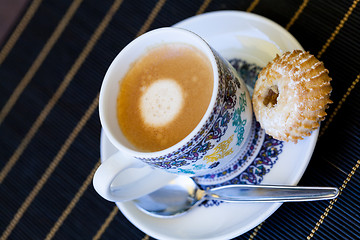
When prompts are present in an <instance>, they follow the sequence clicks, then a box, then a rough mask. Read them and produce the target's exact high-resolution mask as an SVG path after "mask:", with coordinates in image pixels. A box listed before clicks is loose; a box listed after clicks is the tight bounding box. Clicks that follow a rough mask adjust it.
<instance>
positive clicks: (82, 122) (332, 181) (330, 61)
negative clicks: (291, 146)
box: [0, 0, 360, 240]
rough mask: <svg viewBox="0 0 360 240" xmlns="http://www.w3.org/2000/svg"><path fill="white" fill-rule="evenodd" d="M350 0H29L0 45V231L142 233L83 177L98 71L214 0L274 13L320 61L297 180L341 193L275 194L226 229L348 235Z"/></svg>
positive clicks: (357, 51) (353, 82) (359, 13)
mask: <svg viewBox="0 0 360 240" xmlns="http://www.w3.org/2000/svg"><path fill="white" fill-rule="evenodd" d="M358 2H359V1H358V0H347V1H324V0H304V1H301V0H294V1H285V0H281V1H280V0H279V1H270V0H213V1H211V0H205V1H190V0H184V1H170V0H167V1H166V0H147V1H145V0H131V1H130V0H106V1H95V0H74V1H69V0H62V1H55V0H46V1H45V0H32V1H30V2H29V4H28V6H27V7H26V9H25V10H24V12H23V13H22V15H21V17H20V18H19V20H18V22H17V23H16V24H15V26H14V28H13V29H12V31H11V32H10V33H9V35H8V37H7V38H6V40H5V41H4V43H3V45H2V46H1V47H0V136H1V138H0V151H1V152H0V153H1V156H0V157H1V160H0V234H1V235H0V236H1V237H0V239H1V240H2V239H149V238H150V237H149V236H147V235H145V234H144V233H142V232H141V231H140V230H138V229H137V228H136V227H135V226H133V225H132V224H131V223H130V222H129V221H128V220H127V219H126V218H125V217H124V216H123V215H122V214H121V212H120V211H119V210H118V209H117V207H116V206H115V205H114V204H113V203H110V202H108V201H105V200H103V199H102V198H101V197H100V196H98V195H97V193H96V192H95V191H94V189H93V187H92V176H93V174H94V171H95V169H96V168H97V167H98V165H99V163H100V150H99V145H100V131H101V125H100V121H99V117H98V111H97V107H98V96H99V95H98V94H99V89H100V86H101V82H102V78H103V76H104V74H105V72H106V69H107V68H108V66H109V65H110V63H111V61H112V60H113V58H114V57H115V56H116V55H117V53H118V52H119V51H120V50H121V49H122V48H123V47H124V46H126V45H127V44H128V43H129V42H130V41H131V40H133V39H134V38H135V37H137V36H139V35H141V34H143V33H144V32H147V31H149V30H151V29H155V28H159V27H164V26H171V25H173V24H175V23H177V22H178V21H181V20H183V19H185V18H188V17H191V16H194V15H197V14H201V13H204V12H210V11H216V10H239V11H249V12H253V13H256V14H259V15H262V16H264V17H267V18H269V19H271V20H273V21H275V22H277V23H279V24H280V25H282V26H283V27H284V28H286V29H287V30H289V31H290V33H291V34H293V35H294V36H295V37H296V38H297V39H298V41H299V42H300V43H301V45H302V46H303V47H304V48H305V49H306V50H308V51H310V52H311V53H312V54H314V55H315V56H317V57H318V58H319V59H320V60H322V61H323V62H324V64H325V66H326V68H328V69H329V71H330V75H331V77H332V78H333V81H332V85H333V88H334V90H333V93H332V100H333V101H334V103H333V104H332V105H331V107H330V108H329V110H328V117H327V119H326V120H325V121H324V122H323V124H322V127H321V130H320V136H319V141H318V143H317V146H316V149H315V151H314V154H313V157H312V160H311V161H310V164H309V167H308V168H307V170H306V172H305V174H304V177H303V178H302V180H301V182H300V184H301V185H322V186H337V187H339V188H340V191H341V195H340V196H339V198H338V199H335V200H332V201H321V202H310V203H296V204H283V205H282V206H281V208H280V209H279V210H277V211H276V212H275V213H274V214H273V215H272V216H271V217H270V218H268V219H267V220H266V221H264V222H263V223H261V224H260V225H259V226H257V227H256V228H254V229H253V230H251V231H249V232H247V233H245V234H243V235H242V236H239V237H238V239H312V238H313V239H357V238H360V236H359V235H358V233H359V231H360V227H359V226H360V210H359V206H360V200H359V191H360V183H359V171H358V167H359V165H360V139H359V138H360V124H359V122H360V101H359V96H360V88H359V84H358V83H359V80H360V41H359V39H360V6H359V3H358ZM0 7H1V6H0Z"/></svg>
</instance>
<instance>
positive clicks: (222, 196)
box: [206, 185, 339, 202]
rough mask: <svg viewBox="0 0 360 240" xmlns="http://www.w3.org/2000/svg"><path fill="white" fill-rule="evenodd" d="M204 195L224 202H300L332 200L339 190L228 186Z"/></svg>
mask: <svg viewBox="0 0 360 240" xmlns="http://www.w3.org/2000/svg"><path fill="white" fill-rule="evenodd" d="M206 193H207V194H206V198H207V199H217V200H222V201H226V202H243V201H251V202H301V201H316V200H326V199H333V198H336V197H337V196H338V195H339V190H338V189H337V188H334V187H298V186H276V185H273V186H270V185H229V186H223V187H216V188H213V189H210V190H208V191H207V192H206Z"/></svg>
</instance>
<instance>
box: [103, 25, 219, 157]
mask: <svg viewBox="0 0 360 240" xmlns="http://www.w3.org/2000/svg"><path fill="white" fill-rule="evenodd" d="M176 33H177V34H179V35H183V36H186V37H188V38H189V39H192V40H193V41H191V42H190V41H184V40H182V39H179V41H166V40H163V41H160V42H161V43H186V44H189V45H191V46H194V47H196V48H197V49H198V50H200V51H201V52H202V53H204V54H205V55H206V56H207V57H208V59H209V61H210V63H211V66H212V70H213V76H214V80H213V92H212V96H211V100H210V103H209V105H208V108H207V109H206V112H205V114H204V115H203V117H202V118H201V120H200V122H199V123H198V124H197V125H196V127H195V128H194V129H193V130H192V131H191V132H190V133H189V134H188V135H187V136H186V137H185V138H183V139H182V140H181V141H179V142H178V143H176V144H175V145H173V146H171V147H169V148H166V149H164V150H160V151H154V152H145V151H138V150H135V149H132V148H129V147H127V146H125V145H124V144H123V143H121V141H120V140H119V137H117V136H116V134H114V132H113V131H111V129H109V124H107V123H108V121H109V119H108V118H109V116H108V115H107V114H106V113H105V109H106V106H104V104H105V101H106V99H107V96H105V95H104V94H105V92H106V91H107V90H108V88H110V87H111V86H110V85H112V87H113V86H114V84H115V85H119V81H121V79H122V78H119V79H118V80H117V82H116V83H114V80H112V78H111V75H112V71H113V69H114V68H116V67H118V64H117V63H118V62H119V59H121V58H123V57H124V56H125V54H127V53H128V51H129V50H130V49H131V48H134V47H136V45H138V44H141V43H144V42H146V40H147V39H149V38H152V37H154V36H155V37H156V36H162V35H163V36H166V35H169V34H176ZM194 42H195V43H196V44H194ZM161 43H160V44H161ZM154 46H156V45H154ZM199 46H200V47H201V48H200V47H199ZM151 47H152V46H150V45H149V46H148V48H151ZM129 65H131V63H128V64H127V66H129ZM122 77H123V76H122ZM117 89H118V88H117ZM117 93H118V90H117ZM218 94H219V66H218V64H217V61H216V58H215V55H214V53H213V51H212V49H211V47H210V45H209V44H208V43H207V42H206V41H205V40H204V39H202V38H201V37H200V36H199V35H197V34H196V33H194V32H191V31H189V30H186V29H182V28H177V27H163V28H158V29H155V30H152V31H149V32H147V33H144V34H143V35H141V36H139V37H137V38H135V39H134V40H133V41H131V42H130V43H129V44H128V45H126V46H125V47H124V48H123V49H122V50H121V51H120V52H119V53H118V55H117V56H116V57H115V58H114V59H113V61H112V62H111V64H110V66H109V68H108V70H107V72H106V74H105V76H104V79H103V83H102V86H101V90H100V96H99V115H100V121H101V124H102V127H103V129H104V131H105V133H106V135H107V137H108V138H109V140H110V141H111V143H112V144H113V145H114V146H115V147H116V148H117V149H118V150H120V151H122V152H123V153H126V154H129V155H131V156H133V157H136V158H146V159H149V158H157V157H161V156H166V155H168V154H171V153H173V152H176V151H178V150H179V149H181V148H183V147H184V146H186V145H187V143H188V142H189V141H191V140H192V139H193V138H194V137H195V136H196V135H197V134H198V133H199V132H200V131H201V129H202V128H203V126H204V125H205V124H206V122H207V120H208V119H209V117H210V115H211V114H212V112H213V110H214V107H215V104H216V99H217V96H218ZM114 111H117V110H116V109H114ZM116 121H117V119H116ZM117 127H118V130H120V131H121V128H120V126H119V125H118V124H117ZM134 148H135V147H134Z"/></svg>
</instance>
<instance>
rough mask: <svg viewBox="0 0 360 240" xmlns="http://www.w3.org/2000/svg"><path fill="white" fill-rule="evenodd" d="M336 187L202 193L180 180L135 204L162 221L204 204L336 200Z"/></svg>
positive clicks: (266, 187) (224, 188)
mask: <svg viewBox="0 0 360 240" xmlns="http://www.w3.org/2000/svg"><path fill="white" fill-rule="evenodd" d="M338 195H339V190H338V189H337V188H334V187H298V186H279V185H245V184H239V185H227V186H222V187H215V188H212V189H209V190H201V189H200V188H199V187H198V185H197V184H196V183H195V182H194V181H193V180H192V179H191V178H189V177H186V176H179V177H177V178H176V179H174V180H173V181H171V182H169V184H168V185H166V186H164V187H163V188H161V189H159V190H157V191H155V192H152V193H150V194H148V195H145V196H143V197H141V198H138V199H136V200H134V203H135V205H136V206H137V207H138V208H139V209H140V210H142V211H143V212H145V213H147V214H149V215H152V216H155V217H160V218H170V217H176V216H180V215H183V214H185V213H187V212H188V211H189V210H191V209H193V208H194V207H196V206H198V205H200V204H201V203H202V202H203V201H205V200H210V199H216V200H219V201H225V202H233V203H241V202H300V201H316V200H327V199H333V198H336V197H337V196H338Z"/></svg>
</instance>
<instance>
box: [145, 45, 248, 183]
mask: <svg viewBox="0 0 360 240" xmlns="http://www.w3.org/2000/svg"><path fill="white" fill-rule="evenodd" d="M213 53H214V56H215V59H216V62H217V66H218V70H219V73H218V74H219V78H220V79H219V91H218V95H217V99H216V106H215V107H214V109H213V111H212V113H211V117H210V118H209V119H208V121H207V123H206V124H205V125H204V127H203V128H202V129H201V131H200V132H199V133H198V134H196V135H195V137H194V138H193V139H192V140H191V141H189V142H188V144H187V145H185V146H183V147H182V148H180V149H178V150H177V151H175V152H172V153H171V154H168V155H166V156H162V157H160V158H152V159H148V158H143V159H141V160H142V161H144V162H146V163H148V164H149V165H151V166H153V167H156V168H161V169H165V170H166V171H168V172H171V173H177V174H178V173H181V174H187V175H189V176H195V175H203V174H206V172H209V171H211V169H213V168H216V167H219V166H224V165H225V164H227V162H229V161H230V160H232V159H234V157H235V156H236V155H237V154H238V152H239V151H241V149H242V146H243V145H244V142H245V140H246V139H247V138H248V136H249V133H250V125H251V122H252V114H249V113H251V109H252V108H251V103H250V96H249V94H248V92H247V91H246V86H245V84H244V82H243V81H241V79H240V78H239V77H238V75H237V74H236V72H235V70H234V69H233V68H232V66H231V65H230V64H229V63H227V62H226V61H225V60H224V59H223V58H222V57H221V56H219V55H218V54H217V53H216V52H215V50H213ZM241 82H242V83H241ZM249 116H250V117H249Z"/></svg>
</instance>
